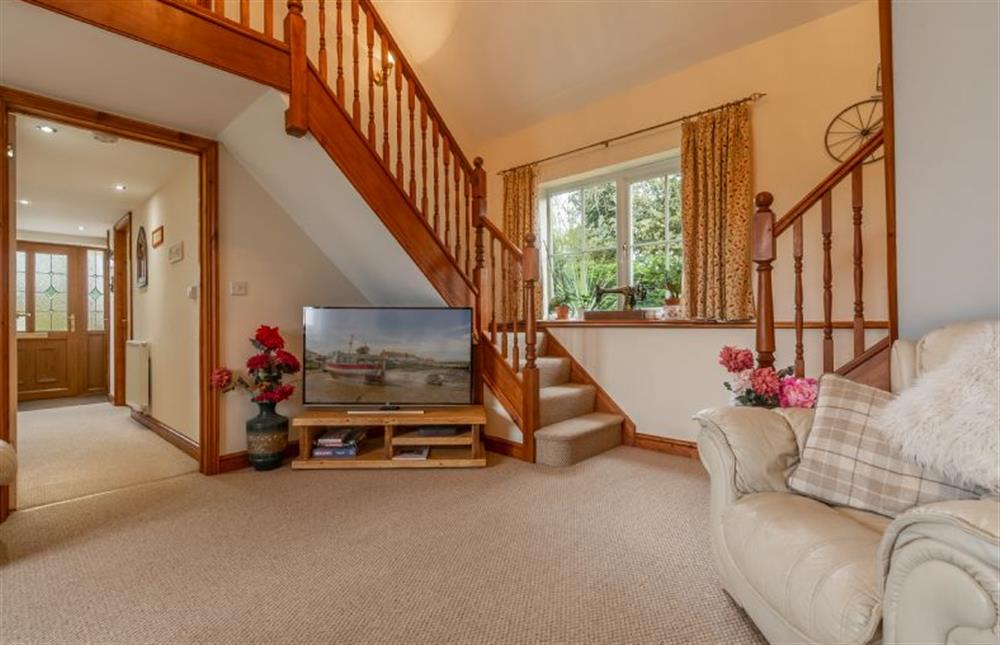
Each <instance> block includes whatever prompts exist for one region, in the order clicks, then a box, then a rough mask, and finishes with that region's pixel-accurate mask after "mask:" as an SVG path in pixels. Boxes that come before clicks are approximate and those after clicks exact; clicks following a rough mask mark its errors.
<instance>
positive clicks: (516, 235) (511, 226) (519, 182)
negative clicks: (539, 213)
mask: <svg viewBox="0 0 1000 645" xmlns="http://www.w3.org/2000/svg"><path fill="white" fill-rule="evenodd" d="M537 204H538V168H537V166H523V167H521V168H514V169H512V170H508V171H507V172H505V173H504V174H503V220H502V222H501V227H502V229H503V232H504V233H505V234H506V235H507V237H508V238H510V240H511V241H512V242H514V244H516V245H517V246H518V248H522V247H523V246H524V236H525V235H527V234H528V232H529V231H531V232H533V233H534V234H535V236H536V237H537V236H538V229H537V228H536V224H537V222H536V219H535V207H536V206H537ZM521 302H522V299H521V298H517V302H516V304H514V305H513V306H512V309H511V314H512V315H513V316H516V317H517V320H519V321H523V320H524V312H522V311H521V309H522V307H521ZM535 311H536V313H537V316H538V317H541V316H542V315H543V313H544V312H542V285H541V284H537V285H535ZM508 322H509V321H508Z"/></svg>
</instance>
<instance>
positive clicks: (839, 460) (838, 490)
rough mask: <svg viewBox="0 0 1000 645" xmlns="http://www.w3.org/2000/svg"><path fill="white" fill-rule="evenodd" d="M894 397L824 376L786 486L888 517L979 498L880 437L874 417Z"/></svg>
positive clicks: (858, 384) (831, 376) (839, 377)
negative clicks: (909, 458)
mask: <svg viewBox="0 0 1000 645" xmlns="http://www.w3.org/2000/svg"><path fill="white" fill-rule="evenodd" d="M893 398H894V396H893V395H892V394H890V393H889V392H886V391H884V390H879V389H877V388H873V387H869V386H867V385H862V384H860V383H855V382H854V381H850V380H848V379H845V378H843V377H841V376H837V375H836V374H826V375H824V376H823V378H822V379H820V387H819V397H818V398H817V400H816V416H815V418H814V420H813V425H812V429H811V430H810V431H809V435H808V436H807V437H806V441H805V446H804V447H803V448H802V455H801V460H800V462H799V464H798V466H797V467H796V468H795V470H793V471H792V474H791V475H790V476H789V478H788V487H789V488H791V489H792V490H794V491H796V492H798V493H802V494H803V495H808V496H809V497H815V498H816V499H819V500H822V501H824V502H828V503H830V504H837V505H840V506H850V507H852V508H858V509H861V510H865V511H872V512H874V513H879V514H881V515H888V516H889V517H895V516H896V515H898V514H899V513H902V512H903V511H905V510H907V509H909V508H912V507H914V506H918V505H921V504H929V503H930V502H940V501H944V500H949V499H963V498H970V497H979V495H977V494H976V493H975V492H974V491H971V490H965V489H963V488H961V487H959V486H957V485H956V484H954V483H951V482H948V481H946V480H945V479H944V478H943V477H940V476H939V475H937V474H936V473H933V472H931V471H928V470H927V469H924V468H921V467H920V466H917V465H915V464H913V463H911V462H908V461H904V460H903V459H902V458H901V457H900V456H899V453H898V452H897V451H896V450H895V449H894V448H893V447H892V446H891V445H890V444H889V443H888V442H887V441H886V440H885V439H884V438H883V436H882V433H881V431H880V429H879V426H878V424H877V422H876V417H877V416H878V414H879V412H880V411H881V410H882V408H883V407H884V406H885V405H886V403H888V402H889V401H891V400H892V399H893Z"/></svg>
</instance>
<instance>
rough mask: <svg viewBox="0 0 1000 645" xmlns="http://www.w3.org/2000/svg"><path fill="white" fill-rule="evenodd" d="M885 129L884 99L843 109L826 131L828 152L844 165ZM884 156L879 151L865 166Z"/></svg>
mask: <svg viewBox="0 0 1000 645" xmlns="http://www.w3.org/2000/svg"><path fill="white" fill-rule="evenodd" d="M881 129H882V99H881V98H871V99H867V100H865V101H860V102H858V103H855V104H854V105H850V106H848V107H846V108H844V110H843V111H841V112H840V114H838V115H837V116H835V117H833V121H830V125H828V126H827V127H826V151H827V152H828V153H829V154H830V156H831V157H833V158H834V159H836V160H837V161H840V162H843V161H844V160H846V159H847V158H848V157H850V156H851V155H852V154H854V152H855V151H856V150H857V149H858V148H860V147H861V146H863V145H865V142H866V141H868V139H870V138H871V137H872V136H874V135H875V133H877V132H878V131H879V130H881ZM883 156H885V153H884V152H883V149H881V148H880V149H879V150H878V151H877V152H875V153H873V154H872V155H871V156H870V157H868V158H867V159H865V163H866V164H868V163H874V162H876V161H879V160H880V159H882V157H883Z"/></svg>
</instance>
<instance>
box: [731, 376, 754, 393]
mask: <svg viewBox="0 0 1000 645" xmlns="http://www.w3.org/2000/svg"><path fill="white" fill-rule="evenodd" d="M750 373H751V370H743V371H742V372H737V374H736V377H735V378H734V379H733V380H732V381H730V383H729V389H730V391H731V392H732V393H733V396H740V395H741V394H743V393H744V392H746V391H747V388H748V387H750Z"/></svg>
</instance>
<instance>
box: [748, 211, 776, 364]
mask: <svg viewBox="0 0 1000 645" xmlns="http://www.w3.org/2000/svg"><path fill="white" fill-rule="evenodd" d="M754 202H755V203H756V205H757V210H756V212H755V213H754V215H753V261H754V264H756V265H757V365H758V367H773V366H774V292H773V290H772V287H771V263H772V262H774V211H772V210H771V204H772V203H773V202H774V197H773V196H772V195H771V193H767V192H763V193H757V197H756V199H755V200H754Z"/></svg>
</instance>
